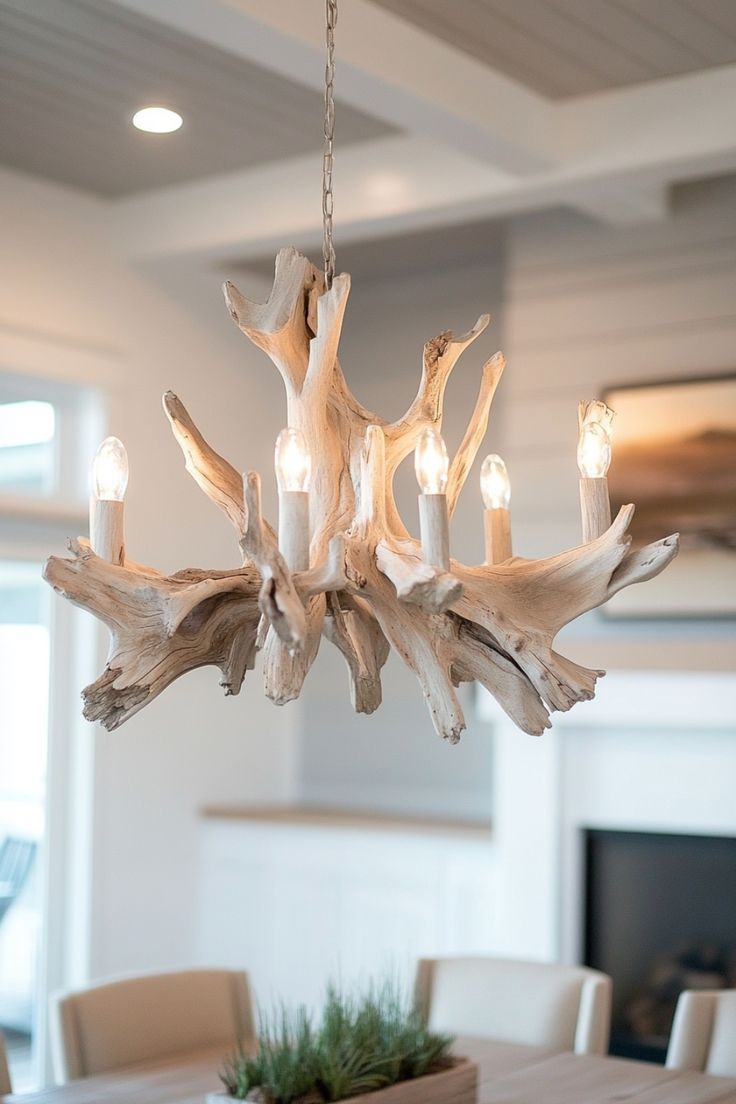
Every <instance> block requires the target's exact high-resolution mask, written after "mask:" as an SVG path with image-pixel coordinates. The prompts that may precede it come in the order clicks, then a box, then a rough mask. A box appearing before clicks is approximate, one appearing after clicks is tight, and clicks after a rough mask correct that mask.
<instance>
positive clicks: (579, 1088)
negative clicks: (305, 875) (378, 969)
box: [9, 1037, 736, 1104]
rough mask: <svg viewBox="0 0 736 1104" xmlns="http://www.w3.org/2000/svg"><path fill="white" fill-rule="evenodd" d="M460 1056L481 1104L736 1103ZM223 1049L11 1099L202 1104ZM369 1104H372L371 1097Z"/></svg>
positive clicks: (616, 1070) (463, 1044)
mask: <svg viewBox="0 0 736 1104" xmlns="http://www.w3.org/2000/svg"><path fill="white" fill-rule="evenodd" d="M454 1049H455V1052H456V1053H457V1054H465V1055H468V1056H469V1057H470V1058H471V1060H472V1061H474V1062H476V1063H477V1065H478V1067H479V1078H478V1091H477V1101H478V1104H501V1102H502V1101H503V1102H505V1104H529V1102H531V1101H533V1102H540V1104H541V1102H544V1101H550V1100H554V1101H564V1104H611V1102H612V1101H614V1100H618V1101H624V1100H626V1101H631V1102H632V1104H633V1102H634V1101H638V1100H641V1101H642V1104H643V1102H644V1101H646V1102H647V1104H736V1078H730V1077H719V1078H716V1077H713V1076H711V1075H710V1074H707V1073H689V1072H682V1071H678V1070H668V1069H665V1068H664V1067H663V1066H658V1065H655V1064H653V1063H650V1062H631V1061H629V1060H628V1059H625V1058H607V1057H599V1056H597V1055H580V1054H569V1053H563V1054H558V1053H555V1052H554V1051H553V1050H552V1049H551V1048H549V1047H540V1046H525V1045H523V1044H521V1043H506V1042H500V1041H498V1040H495V1039H470V1038H462V1037H461V1038H459V1039H458V1040H457V1041H456V1043H455V1048H454ZM225 1057H226V1056H225V1055H224V1054H223V1053H222V1048H221V1047H207V1048H204V1049H202V1050H198V1051H195V1052H193V1053H191V1054H185V1055H182V1054H177V1055H173V1056H172V1057H171V1058H170V1059H167V1060H166V1061H158V1062H142V1063H140V1064H139V1065H136V1066H128V1067H126V1068H125V1069H119V1070H114V1071H113V1072H111V1073H105V1074H97V1075H95V1076H93V1077H85V1078H84V1079H82V1080H80V1081H71V1082H70V1083H69V1084H68V1085H55V1086H50V1087H48V1088H45V1089H39V1090H37V1091H35V1092H31V1093H28V1094H23V1095H22V1096H17V1097H11V1098H9V1101H10V1100H12V1101H13V1102H14V1104H101V1102H102V1101H104V1104H132V1102H133V1101H135V1102H136V1104H202V1101H203V1100H204V1099H205V1096H206V1094H207V1093H208V1092H217V1091H219V1090H220V1089H221V1088H222V1085H221V1084H220V1081H219V1078H218V1076H217V1071H218V1070H219V1069H221V1067H222V1063H223V1059H224V1058H225ZM359 1099H362V1100H363V1102H364V1104H365V1099H364V1098H359Z"/></svg>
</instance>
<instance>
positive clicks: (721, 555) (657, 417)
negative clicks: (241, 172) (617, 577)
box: [604, 375, 736, 618]
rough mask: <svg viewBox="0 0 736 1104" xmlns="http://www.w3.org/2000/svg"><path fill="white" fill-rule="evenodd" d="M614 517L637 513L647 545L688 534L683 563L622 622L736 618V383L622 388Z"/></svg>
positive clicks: (623, 600)
mask: <svg viewBox="0 0 736 1104" xmlns="http://www.w3.org/2000/svg"><path fill="white" fill-rule="evenodd" d="M604 399H605V401H606V403H608V405H609V406H610V407H611V408H612V409H613V410H614V411H615V412H616V418H615V421H614V425H613V461H612V463H611V468H610V471H609V475H608V481H609V491H610V496H611V509H612V511H613V513H614V516H615V513H616V511H617V510H618V508H619V507H620V506H621V505H623V504H624V503H627V502H633V503H635V504H636V514H635V516H634V521H633V524H632V526H631V530H630V532H631V534H632V536H633V538H634V541H635V543H636V544H637V545H642V544H648V543H649V542H650V541H655V540H658V539H659V538H661V537H663V536H666V535H667V534H669V533H677V532H679V533H680V537H681V550H680V554H679V556H678V557H677V559H676V560H675V561H674V563H673V564H672V565H671V567H670V568H668V570H667V571H666V572H664V573H663V574H662V576H660V577H659V578H658V579H655V580H653V581H652V582H650V583H648V584H647V586H646V587H630V588H628V589H627V591H626V592H624V593H622V594H620V595H618V596H617V597H616V598H615V599H614V600H613V601H612V602H611V603H610V604H609V607H608V610H607V612H608V614H609V615H610V616H613V617H647V618H649V617H714V616H715V617H719V616H721V617H736V375H732V376H721V377H715V378H703V379H698V380H683V381H679V382H672V383H663V384H652V385H647V386H642V387H639V386H637V387H621V388H612V389H610V390H609V391H607V392H606V394H605V395H604Z"/></svg>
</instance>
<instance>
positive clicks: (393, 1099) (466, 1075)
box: [207, 1058, 478, 1104]
mask: <svg viewBox="0 0 736 1104" xmlns="http://www.w3.org/2000/svg"><path fill="white" fill-rule="evenodd" d="M477 1096H478V1067H477V1066H476V1065H475V1063H474V1062H471V1061H470V1059H469V1058H459V1059H458V1061H457V1062H456V1064H455V1065H454V1066H451V1067H450V1069H445V1070H441V1071H440V1072H439V1073H430V1074H428V1075H427V1076H426V1077H415V1078H414V1079H413V1080H412V1081H399V1082H398V1083H397V1084H396V1085H390V1086H389V1087H388V1088H387V1089H378V1090H377V1092H371V1093H363V1094H362V1095H361V1096H352V1097H351V1098H350V1099H349V1100H343V1101H340V1104H475V1102H476V1098H477ZM207 1104H240V1102H239V1101H236V1098H235V1097H234V1096H228V1094H227V1093H224V1092H223V1093H210V1094H209V1095H208V1097H207Z"/></svg>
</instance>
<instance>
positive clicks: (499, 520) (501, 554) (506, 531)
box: [483, 506, 513, 564]
mask: <svg viewBox="0 0 736 1104" xmlns="http://www.w3.org/2000/svg"><path fill="white" fill-rule="evenodd" d="M483 531H484V534H485V543H486V563H487V564H498V563H504V561H505V560H508V559H510V558H511V556H512V555H513V553H512V549H511V514H510V512H509V511H508V510H507V509H506V507H505V506H494V507H493V508H492V509H490V510H484V511H483Z"/></svg>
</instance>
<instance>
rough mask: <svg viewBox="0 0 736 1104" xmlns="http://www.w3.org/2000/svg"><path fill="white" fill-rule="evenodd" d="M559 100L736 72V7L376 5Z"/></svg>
mask: <svg viewBox="0 0 736 1104" xmlns="http://www.w3.org/2000/svg"><path fill="white" fill-rule="evenodd" d="M373 3H375V4H377V5H378V6H379V7H382V8H386V9H388V10H390V11H392V12H394V13H395V14H396V15H399V16H401V17H402V18H404V19H406V20H408V21H409V22H411V23H414V24H415V25H416V26H419V27H421V28H423V29H424V30H426V31H429V32H430V34H433V35H436V36H437V37H439V38H442V39H443V40H444V41H445V42H447V43H449V44H450V45H452V46H455V47H457V48H458V49H459V50H462V51H463V52H464V53H466V54H469V55H471V56H472V57H474V58H477V59H478V60H479V61H482V62H483V63H484V64H486V65H489V66H492V67H493V68H495V69H498V70H499V71H501V72H503V73H505V74H506V75H507V76H509V77H512V78H514V79H515V80H517V81H519V82H520V83H521V84H525V85H527V86H528V87H530V88H532V89H534V90H535V91H537V92H540V93H541V94H542V95H544V96H550V97H552V98H555V99H559V98H563V97H567V96H576V95H582V94H584V93H590V92H600V91H603V90H604V89H608V88H619V87H622V86H624V85H630V84H639V83H642V82H644V81H651V80H657V79H659V78H661V77H670V76H676V75H679V74H682V73H689V72H695V71H697V70H700V69H709V68H712V67H714V66H718V65H727V64H731V63H733V62H736V0H451V2H450V0H373Z"/></svg>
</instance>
